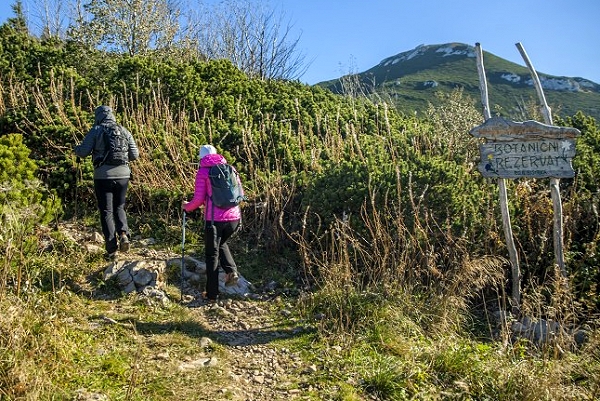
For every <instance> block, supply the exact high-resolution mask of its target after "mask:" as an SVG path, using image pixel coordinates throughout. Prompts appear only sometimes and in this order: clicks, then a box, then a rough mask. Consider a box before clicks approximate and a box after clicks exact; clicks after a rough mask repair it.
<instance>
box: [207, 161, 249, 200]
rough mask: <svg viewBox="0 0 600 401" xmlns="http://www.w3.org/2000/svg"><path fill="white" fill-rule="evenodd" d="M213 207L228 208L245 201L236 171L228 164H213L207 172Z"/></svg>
mask: <svg viewBox="0 0 600 401" xmlns="http://www.w3.org/2000/svg"><path fill="white" fill-rule="evenodd" d="M208 177H209V178H210V186H211V188H212V196H211V200H212V203H213V205H214V206H217V207H220V208H224V209H227V208H230V207H233V206H237V205H239V204H240V203H241V202H242V201H243V200H245V198H244V195H243V192H244V191H243V189H242V186H241V185H240V182H239V179H238V177H239V176H238V173H237V171H236V170H235V169H234V168H233V167H232V166H231V165H229V164H215V165H214V166H212V167H211V168H210V169H209V171H208Z"/></svg>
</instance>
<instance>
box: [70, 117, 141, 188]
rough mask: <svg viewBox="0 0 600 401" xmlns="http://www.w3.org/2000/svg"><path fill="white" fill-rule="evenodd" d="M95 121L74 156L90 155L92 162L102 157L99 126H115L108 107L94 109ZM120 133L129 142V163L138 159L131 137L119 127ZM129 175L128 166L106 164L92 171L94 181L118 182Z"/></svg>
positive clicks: (101, 128)
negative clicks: (107, 180)
mask: <svg viewBox="0 0 600 401" xmlns="http://www.w3.org/2000/svg"><path fill="white" fill-rule="evenodd" d="M95 115H96V118H95V121H94V126H93V127H92V129H91V130H90V131H89V132H88V133H87V134H86V136H85V138H83V142H81V144H79V145H77V146H75V154H76V155H77V156H78V157H87V156H89V155H92V160H96V159H97V158H101V157H103V156H104V149H105V145H104V140H103V138H102V134H103V133H104V128H103V127H102V125H101V124H116V123H117V122H116V120H115V116H114V114H113V112H112V109H111V108H110V107H108V106H100V107H97V108H96V111H95ZM119 127H120V128H121V130H122V132H124V133H125V135H127V141H128V142H129V151H128V153H129V161H130V162H131V161H133V160H135V159H137V158H138V157H140V153H139V151H138V148H137V145H136V143H135V140H134V139H133V135H131V132H129V131H128V130H127V129H126V128H125V127H123V126H122V125H119ZM130 175H131V170H130V169H129V164H124V165H121V166H111V165H108V164H103V165H101V166H99V167H97V168H95V169H94V179H95V180H102V179H110V180H118V179H122V178H129V176H130Z"/></svg>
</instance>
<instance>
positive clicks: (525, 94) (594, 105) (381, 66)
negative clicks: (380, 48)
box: [317, 42, 600, 119]
mask: <svg viewBox="0 0 600 401" xmlns="http://www.w3.org/2000/svg"><path fill="white" fill-rule="evenodd" d="M483 62H484V68H485V70H486V78H487V85H488V93H489V101H490V105H491V106H492V110H495V111H496V113H497V114H500V115H504V116H509V117H511V116H512V115H514V114H519V113H522V111H521V110H522V109H523V106H524V104H525V103H531V102H534V101H535V99H537V95H536V93H535V90H534V85H533V79H532V77H531V73H530V72H529V69H528V68H526V67H523V66H521V65H519V64H516V63H513V62H511V61H508V60H505V59H503V58H501V57H498V56H496V55H494V54H493V53H490V52H487V51H484V52H483ZM537 74H538V77H539V78H540V82H541V84H542V87H543V89H544V94H545V96H546V99H547V101H548V104H549V105H550V106H551V108H552V109H553V111H554V112H555V114H559V115H563V116H566V115H573V114H575V113H576V112H577V111H582V112H583V113H584V114H588V115H591V116H592V117H595V118H596V119H599V118H600V85H599V84H598V83H596V82H593V81H591V80H589V79H585V78H582V77H564V76H556V75H550V74H547V73H541V72H539V71H537ZM348 82H352V84H351V85H349V84H348ZM317 85H319V86H322V87H325V88H328V89H329V90H331V91H333V92H334V93H338V94H351V93H353V92H352V91H355V92H356V91H358V92H360V93H362V94H367V95H368V96H378V97H382V96H383V97H384V98H389V99H391V100H392V101H393V103H394V104H395V105H396V107H397V108H398V109H399V110H401V111H404V112H406V113H409V112H415V111H416V112H424V111H425V110H426V108H427V107H428V105H429V104H436V103H437V99H436V98H437V96H436V93H437V92H439V91H443V92H449V91H451V90H454V89H456V88H462V89H463V91H464V92H465V94H468V95H469V96H471V97H473V98H474V99H480V97H481V95H480V89H479V75H478V71H477V62H476V55H475V47H474V46H471V45H467V44H464V43H458V42H452V43H445V44H437V45H425V44H422V45H419V46H417V47H415V48H414V49H411V50H408V51H404V52H401V53H398V54H396V55H393V56H390V57H386V58H384V59H383V60H381V61H380V62H379V63H378V64H377V65H375V66H373V67H371V68H369V69H367V70H366V71H364V72H361V73H357V74H349V75H346V76H344V77H340V78H337V79H333V80H329V81H324V82H320V83H318V84H317ZM349 88H350V89H349Z"/></svg>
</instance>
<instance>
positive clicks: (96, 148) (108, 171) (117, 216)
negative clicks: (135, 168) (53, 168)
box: [75, 106, 139, 260]
mask: <svg viewBox="0 0 600 401" xmlns="http://www.w3.org/2000/svg"><path fill="white" fill-rule="evenodd" d="M107 127H113V128H114V127H116V128H117V129H118V130H119V132H120V133H121V135H122V136H123V137H124V139H125V140H126V141H127V148H126V149H124V150H123V152H122V153H124V155H123V157H122V159H123V160H122V161H120V162H111V161H109V160H107V155H108V153H107V152H108V150H107V148H108V147H110V146H109V140H108V139H107V138H106V136H107V135H109V133H108V132H109V131H107ZM75 154H76V155H77V157H86V156H89V155H92V161H93V163H94V191H95V193H96V200H97V202H98V209H99V210H100V222H101V224H102V233H103V234H104V244H105V249H106V255H105V257H106V259H108V260H113V259H114V258H115V257H116V254H117V250H120V251H121V252H127V251H128V250H129V243H130V241H129V238H130V231H129V226H128V225H127V215H126V213H125V199H126V196H127V187H128V185H129V178H130V177H131V170H130V169H129V162H130V161H133V160H135V159H137V158H138V157H139V151H138V148H137V145H136V143H135V140H134V139H133V136H132V135H131V132H129V131H128V130H127V129H125V127H123V126H122V125H120V124H117V122H116V120H115V116H114V114H113V111H112V109H111V108H110V107H108V106H100V107H98V108H96V110H95V121H94V126H93V127H92V129H90V131H89V132H88V133H87V134H86V136H85V138H83V142H82V143H81V144H79V145H77V146H75Z"/></svg>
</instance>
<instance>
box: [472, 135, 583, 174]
mask: <svg viewBox="0 0 600 401" xmlns="http://www.w3.org/2000/svg"><path fill="white" fill-rule="evenodd" d="M479 150H480V153H481V163H480V164H479V166H478V169H479V171H480V172H481V173H482V174H483V175H484V176H485V177H496V178H497V177H502V178H520V177H534V178H543V177H556V178H570V177H573V176H574V175H575V172H574V171H573V168H572V166H571V160H572V158H573V157H574V156H575V141H574V140H572V139H560V140H538V141H520V142H488V143H486V144H483V145H480V147H479Z"/></svg>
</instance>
